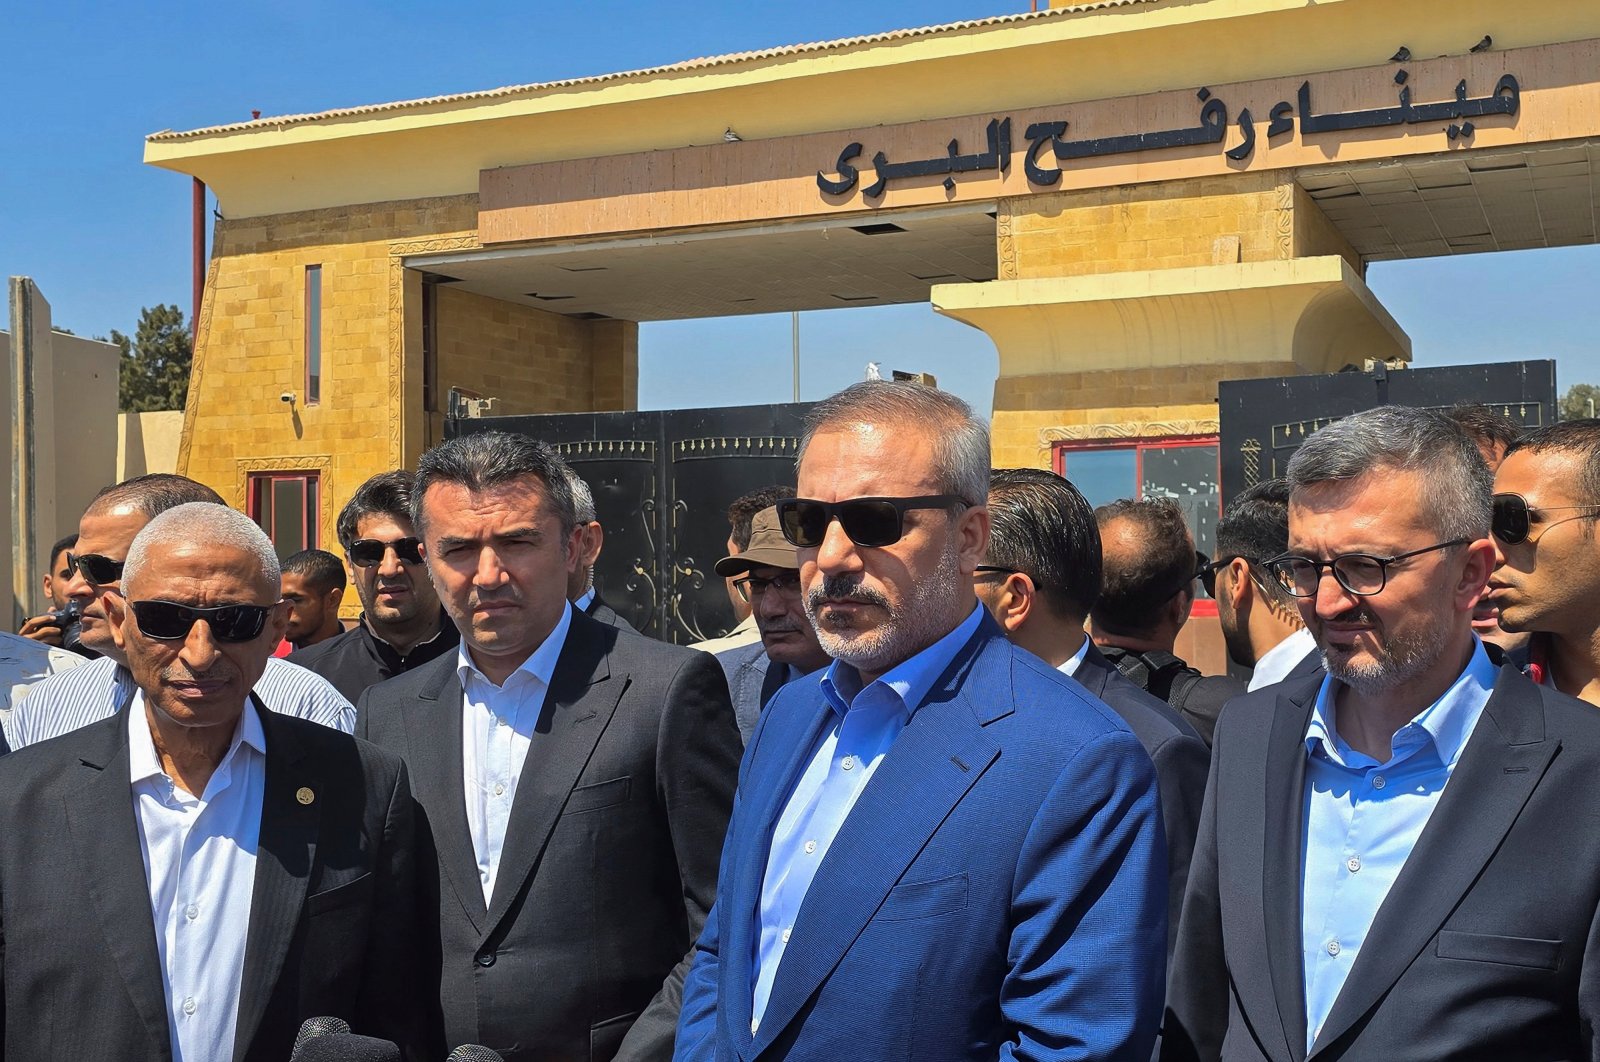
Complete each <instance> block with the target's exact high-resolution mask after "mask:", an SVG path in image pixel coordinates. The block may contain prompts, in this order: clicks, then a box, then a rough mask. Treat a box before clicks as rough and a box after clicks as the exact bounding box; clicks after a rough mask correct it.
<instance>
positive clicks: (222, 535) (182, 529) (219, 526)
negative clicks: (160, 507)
mask: <svg viewBox="0 0 1600 1062" xmlns="http://www.w3.org/2000/svg"><path fill="white" fill-rule="evenodd" d="M179 542H181V543H185V544H190V545H197V546H204V547H206V548H208V549H209V548H215V547H219V546H220V547H223V548H231V549H237V550H239V551H241V552H244V553H249V554H251V555H253V556H254V558H255V561H256V564H257V565H258V566H259V568H260V570H261V575H262V577H263V578H265V579H266V580H267V581H268V582H270V583H271V584H272V585H273V586H281V585H282V579H283V572H282V570H281V568H280V567H279V564H278V553H277V550H275V549H273V546H272V540H271V539H270V538H268V537H267V533H266V532H265V531H263V530H261V528H260V527H258V526H256V522H255V521H254V520H252V519H250V518H249V517H248V516H246V515H244V513H241V512H239V511H237V510H235V509H230V508H228V507H227V506H225V505H217V504H215V503H214V502H185V503H184V504H182V505H179V506H176V507H174V508H171V509H168V510H167V511H166V512H163V513H161V514H160V515H158V516H157V517H156V518H155V519H153V520H151V521H150V522H149V523H148V524H145V525H144V527H143V529H141V530H140V532H139V533H138V534H137V535H135V536H134V538H133V545H131V546H129V547H128V559H127V560H125V561H123V564H122V586H123V589H124V591H125V592H126V593H127V596H128V597H130V598H131V597H132V595H133V583H134V581H135V580H136V579H138V577H139V576H140V574H141V573H142V572H143V571H144V566H145V563H146V561H147V560H148V559H149V555H150V551H151V550H152V549H154V548H155V547H156V546H166V545H171V544H173V543H179Z"/></svg>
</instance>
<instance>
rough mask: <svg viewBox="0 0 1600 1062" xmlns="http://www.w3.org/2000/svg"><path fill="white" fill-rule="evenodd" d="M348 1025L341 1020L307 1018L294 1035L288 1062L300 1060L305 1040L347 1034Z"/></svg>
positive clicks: (324, 1017)
mask: <svg viewBox="0 0 1600 1062" xmlns="http://www.w3.org/2000/svg"><path fill="white" fill-rule="evenodd" d="M349 1031H350V1023H349V1022H347V1021H345V1020H344V1019H343V1018H330V1017H326V1016H323V1017H317V1018H307V1019H306V1020H305V1021H304V1022H302V1023H301V1025H300V1031H299V1032H298V1033H296V1034H295V1038H294V1054H292V1055H290V1056H289V1062H297V1060H298V1059H299V1058H300V1048H302V1047H304V1046H305V1044H306V1041H307V1040H315V1039H316V1038H317V1037H319V1036H329V1035H338V1034H341V1033H348V1032H349Z"/></svg>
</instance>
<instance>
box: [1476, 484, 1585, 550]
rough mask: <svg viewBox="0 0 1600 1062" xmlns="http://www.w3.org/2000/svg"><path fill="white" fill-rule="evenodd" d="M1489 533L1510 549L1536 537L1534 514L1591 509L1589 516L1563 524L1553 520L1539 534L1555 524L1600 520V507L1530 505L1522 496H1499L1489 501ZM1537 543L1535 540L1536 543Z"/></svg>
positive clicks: (1581, 514)
mask: <svg viewBox="0 0 1600 1062" xmlns="http://www.w3.org/2000/svg"><path fill="white" fill-rule="evenodd" d="M1490 505H1491V509H1490V511H1489V512H1490V515H1489V530H1490V532H1491V533H1493V535H1494V537H1495V538H1498V539H1499V540H1500V541H1501V542H1504V543H1505V544H1506V545H1508V546H1514V545H1516V544H1517V543H1518V542H1526V541H1528V536H1529V535H1531V534H1532V533H1533V514H1535V513H1547V512H1555V511H1557V510H1558V509H1588V510H1590V511H1589V512H1587V513H1580V514H1579V515H1577V516H1569V517H1567V518H1566V519H1563V520H1551V521H1550V522H1549V523H1547V524H1545V525H1544V528H1543V529H1541V530H1540V532H1539V534H1540V535H1541V536H1542V535H1543V534H1544V532H1545V530H1548V529H1549V528H1552V527H1554V526H1555V525H1556V524H1565V523H1568V522H1569V521H1572V520H1591V519H1594V518H1595V517H1597V516H1600V505H1539V506H1533V505H1529V504H1528V499H1526V498H1524V497H1523V496H1522V495H1520V494H1496V495H1495V496H1494V497H1493V498H1491V499H1490ZM1537 540H1538V539H1537V538H1535V541H1537Z"/></svg>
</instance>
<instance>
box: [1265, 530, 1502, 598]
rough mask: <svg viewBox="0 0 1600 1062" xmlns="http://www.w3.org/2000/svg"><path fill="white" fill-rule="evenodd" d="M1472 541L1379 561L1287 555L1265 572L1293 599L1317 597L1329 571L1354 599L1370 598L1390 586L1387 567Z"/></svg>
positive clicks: (1364, 557) (1437, 544)
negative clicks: (1318, 590)
mask: <svg viewBox="0 0 1600 1062" xmlns="http://www.w3.org/2000/svg"><path fill="white" fill-rule="evenodd" d="M1471 541H1472V539H1470V538H1453V539H1451V540H1450V541H1449V542H1435V543H1434V544H1433V545H1431V546H1423V547H1422V548H1421V549H1414V550H1411V551H1410V552H1409V553H1396V554H1395V555H1394V556H1392V557H1378V556H1375V555H1373V554H1371V553H1341V554H1339V555H1338V556H1337V557H1334V558H1332V559H1331V560H1313V559H1312V558H1310V557H1298V556H1295V555H1293V554H1289V553H1286V554H1284V555H1283V556H1281V557H1274V558H1273V559H1272V560H1269V561H1267V563H1266V569H1267V570H1268V571H1269V572H1271V573H1272V575H1273V578H1275V579H1277V580H1278V583H1279V585H1281V586H1282V587H1283V588H1284V589H1285V590H1287V591H1288V592H1289V593H1290V594H1292V595H1293V596H1295V597H1316V596H1317V588H1318V587H1320V586H1321V585H1322V573H1323V572H1324V571H1332V572H1333V577H1334V579H1335V580H1336V581H1337V582H1338V583H1339V585H1340V586H1342V587H1344V588H1345V590H1346V591H1348V592H1349V593H1351V594H1353V595H1355V596H1356V597H1371V596H1372V595H1373V594H1379V593H1382V592H1383V588H1384V587H1385V586H1388V585H1389V565H1391V564H1398V563H1399V562H1401V561H1405V560H1410V559H1411V558H1413V557H1420V556H1422V555H1423V554H1424V553H1433V552H1435V551H1436V550H1441V549H1451V548H1453V547H1455V546H1465V545H1467V544H1468V543H1469V542H1471Z"/></svg>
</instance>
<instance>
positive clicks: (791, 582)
mask: <svg viewBox="0 0 1600 1062" xmlns="http://www.w3.org/2000/svg"><path fill="white" fill-rule="evenodd" d="M733 588H734V589H735V590H737V591H739V596H740V597H741V598H743V599H744V600H746V601H759V600H761V595H762V594H764V593H766V592H767V591H768V590H769V589H770V590H776V591H778V593H779V594H780V595H782V596H783V597H793V596H795V595H796V594H798V593H799V592H800V573H799V572H784V573H783V574H782V575H778V576H774V577H773V578H771V579H762V578H758V577H757V576H754V575H747V576H745V577H744V578H743V579H735V580H734V581H733Z"/></svg>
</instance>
